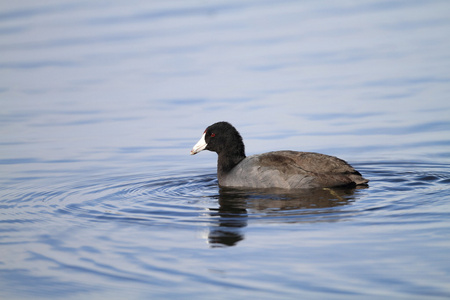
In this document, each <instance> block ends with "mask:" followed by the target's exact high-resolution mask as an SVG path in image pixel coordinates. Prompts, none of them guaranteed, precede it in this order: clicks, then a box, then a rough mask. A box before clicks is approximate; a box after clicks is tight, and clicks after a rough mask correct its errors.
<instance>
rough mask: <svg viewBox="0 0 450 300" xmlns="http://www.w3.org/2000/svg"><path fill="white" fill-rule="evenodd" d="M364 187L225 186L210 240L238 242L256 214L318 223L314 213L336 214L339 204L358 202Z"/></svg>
mask: <svg viewBox="0 0 450 300" xmlns="http://www.w3.org/2000/svg"><path fill="white" fill-rule="evenodd" d="M360 189H362V188H357V189H355V188H321V189H305V190H299V191H295V192H291V191H289V192H286V191H283V190H279V189H270V190H268V189H265V190H251V191H249V190H240V189H230V188H221V189H220V190H219V195H217V198H218V202H219V207H218V208H210V209H209V210H210V216H211V217H212V220H213V221H212V223H211V225H210V228H209V234H208V243H209V244H210V246H211V247H214V248H215V247H229V246H235V245H237V244H238V243H239V242H240V241H242V240H243V239H244V237H245V236H244V230H243V228H244V227H246V226H247V225H248V220H249V218H251V217H252V216H255V215H258V218H260V217H261V216H262V217H263V218H267V219H271V218H273V219H274V222H289V223H299V222H317V218H314V216H317V215H321V216H323V215H326V214H329V213H335V212H336V208H337V207H342V206H345V205H348V204H349V203H351V202H354V201H355V200H356V198H357V197H358V195H359V194H358V193H355V191H357V190H360ZM311 217H313V218H312V219H311ZM339 218H340V217H339V216H335V217H334V218H333V219H331V220H328V221H338V220H339ZM320 220H321V221H323V218H320Z"/></svg>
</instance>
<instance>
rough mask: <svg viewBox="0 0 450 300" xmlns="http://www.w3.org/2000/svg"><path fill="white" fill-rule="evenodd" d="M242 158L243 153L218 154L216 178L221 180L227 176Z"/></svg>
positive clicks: (243, 156)
mask: <svg viewBox="0 0 450 300" xmlns="http://www.w3.org/2000/svg"><path fill="white" fill-rule="evenodd" d="M244 158H245V154H244V153H220V154H219V157H218V159H217V176H218V177H219V178H221V177H222V176H224V175H226V174H228V173H229V172H230V171H231V170H232V169H233V168H234V167H235V166H236V165H237V164H239V163H240V162H241V161H242V160H243V159H244Z"/></svg>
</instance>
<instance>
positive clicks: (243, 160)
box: [191, 122, 369, 189]
mask: <svg viewBox="0 0 450 300" xmlns="http://www.w3.org/2000/svg"><path fill="white" fill-rule="evenodd" d="M205 149H206V150H210V151H214V152H216V153H217V154H218V155H219V157H218V161H217V178H218V180H219V186H221V187H236V188H282V189H300V188H318V187H337V186H357V185H367V182H369V180H367V179H365V178H363V177H362V176H361V174H360V173H359V172H358V171H356V170H355V169H353V167H352V166H350V165H349V164H348V163H346V162H345V161H344V160H342V159H339V158H337V157H334V156H329V155H324V154H319V153H313V152H296V151H274V152H267V153H263V154H257V155H252V156H249V157H246V156H245V147H244V142H243V141H242V137H241V135H240V134H239V132H238V131H237V130H236V128H234V127H233V126H232V125H231V124H230V123H227V122H218V123H215V124H212V125H211V126H209V127H208V128H206V130H205V132H204V133H203V136H202V137H201V138H200V140H199V141H198V143H197V144H195V146H194V148H192V150H191V154H192V155H193V154H197V153H198V152H200V151H202V150H205Z"/></svg>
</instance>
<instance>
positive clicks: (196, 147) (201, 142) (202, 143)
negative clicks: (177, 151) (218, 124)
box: [191, 132, 206, 155]
mask: <svg viewBox="0 0 450 300" xmlns="http://www.w3.org/2000/svg"><path fill="white" fill-rule="evenodd" d="M205 134H206V132H205V133H203V135H202V137H201V138H200V140H199V141H198V142H197V144H195V145H194V148H192V150H191V155H194V154H197V153H199V152H200V151H203V150H205V148H206V142H205Z"/></svg>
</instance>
